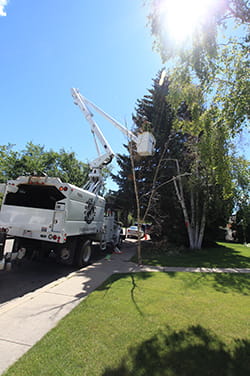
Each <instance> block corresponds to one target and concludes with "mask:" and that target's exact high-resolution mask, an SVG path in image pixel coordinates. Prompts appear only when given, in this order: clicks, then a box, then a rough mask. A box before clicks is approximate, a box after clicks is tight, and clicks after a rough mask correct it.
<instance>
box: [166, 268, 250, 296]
mask: <svg viewBox="0 0 250 376" xmlns="http://www.w3.org/2000/svg"><path fill="white" fill-rule="evenodd" d="M167 274H168V276H170V277H175V276H176V273H167ZM189 274H190V273H189ZM183 282H184V283H185V287H187V288H191V289H196V288H198V289H199V288H200V283H202V282H204V284H209V285H211V286H213V288H214V289H215V290H216V291H219V292H223V293H232V292H236V293H239V294H241V295H250V276H249V274H236V273H192V278H190V279H188V278H185V279H183Z"/></svg>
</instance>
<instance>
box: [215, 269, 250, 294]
mask: <svg viewBox="0 0 250 376" xmlns="http://www.w3.org/2000/svg"><path fill="white" fill-rule="evenodd" d="M213 286H214V288H215V290H217V291H220V292H224V293H231V292H237V293H240V294H242V295H250V276H249V274H245V275H244V274H232V273H227V274H226V273H217V274H214V283H213Z"/></svg>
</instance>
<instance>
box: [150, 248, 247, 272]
mask: <svg viewBox="0 0 250 376" xmlns="http://www.w3.org/2000/svg"><path fill="white" fill-rule="evenodd" d="M230 245H231V244H230ZM143 258H144V260H145V261H144V263H150V265H162V266H183V267H188V266H194V267H202V266H204V267H209V268H215V267H220V268H249V267H250V257H248V256H245V255H242V254H241V253H240V251H239V250H237V247H235V248H234V245H233V244H232V245H231V246H225V245H221V244H216V246H213V248H204V249H200V250H190V249H185V250H183V251H180V252H179V253H178V252H177V253H176V252H174V250H172V248H171V249H164V248H163V249H162V250H161V251H158V252H154V251H153V250H152V249H151V250H150V249H145V251H144V252H143Z"/></svg>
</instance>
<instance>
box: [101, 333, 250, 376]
mask: <svg viewBox="0 0 250 376" xmlns="http://www.w3.org/2000/svg"><path fill="white" fill-rule="evenodd" d="M249 371H250V341H248V340H235V341H234V342H233V344H231V345H230V348H229V347H228V346H227V345H226V344H225V343H223V341H222V340H220V338H219V337H218V336H217V335H216V334H214V333H212V332H211V331H209V330H207V329H205V328H203V327H201V326H191V327H188V328H187V329H186V330H181V331H173V330H172V329H170V328H169V327H166V329H165V330H163V331H161V332H159V333H158V334H157V335H154V336H153V337H151V338H150V339H148V340H147V341H144V342H142V343H141V344H140V345H139V346H137V347H132V348H130V349H129V351H128V355H127V356H126V357H124V358H123V359H122V360H121V362H120V365H119V366H118V367H117V368H114V369H111V368H107V369H106V370H105V372H104V373H103V375H102V376H128V375H131V376H132V375H133V376H137V375H138V376H148V375H150V376H174V375H176V376H200V375H202V376H229V375H230V376H247V375H249Z"/></svg>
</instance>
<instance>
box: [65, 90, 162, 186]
mask: <svg viewBox="0 0 250 376" xmlns="http://www.w3.org/2000/svg"><path fill="white" fill-rule="evenodd" d="M71 94H72V97H73V98H74V103H75V104H76V105H78V106H79V107H80V109H81V111H82V112H83V114H84V116H85V118H86V120H87V121H88V122H89V123H90V126H91V132H92V133H93V136H94V137H95V136H96V137H97V138H98V140H99V142H100V143H101V145H102V147H103V149H104V150H105V152H104V154H102V155H101V153H100V150H99V147H98V144H97V142H96V148H97V152H98V154H99V157H98V158H96V159H95V160H94V161H92V162H91V163H90V167H91V169H92V172H91V173H90V175H89V178H90V181H89V182H88V183H87V187H86V186H85V188H86V189H88V190H90V191H92V192H97V188H98V189H100V187H101V184H102V174H101V169H102V168H103V167H104V166H105V165H107V164H108V163H110V162H111V161H112V159H113V157H114V155H115V153H114V152H113V150H112V148H111V146H110V145H109V143H108V142H107V140H106V139H105V137H104V135H103V134H102V132H101V130H100V128H99V126H98V125H97V123H96V122H95V121H94V119H93V114H92V112H91V111H90V110H89V108H88V106H91V107H92V108H93V109H94V110H95V111H96V112H98V113H99V114H100V115H102V116H103V117H104V118H105V119H107V120H108V121H110V122H111V123H112V124H113V125H114V126H115V127H116V128H118V129H119V130H120V131H121V132H122V133H123V134H124V135H125V136H126V137H127V138H128V140H131V141H134V142H135V144H136V146H137V153H138V154H140V155H141V156H149V155H152V154H153V151H154V146H155V138H154V136H153V135H152V133H150V132H143V133H141V134H138V136H136V135H135V134H134V133H132V132H131V131H130V130H128V129H127V128H126V127H124V126H123V125H122V124H121V123H119V122H118V121H116V120H115V119H113V118H112V117H111V116H109V115H108V114H107V113H106V112H104V111H103V110H101V109H100V108H99V107H97V106H96V105H95V104H94V103H92V102H90V101H89V100H88V99H87V98H85V97H84V96H83V95H82V94H81V93H80V92H79V90H78V89H75V88H72V89H71Z"/></svg>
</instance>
